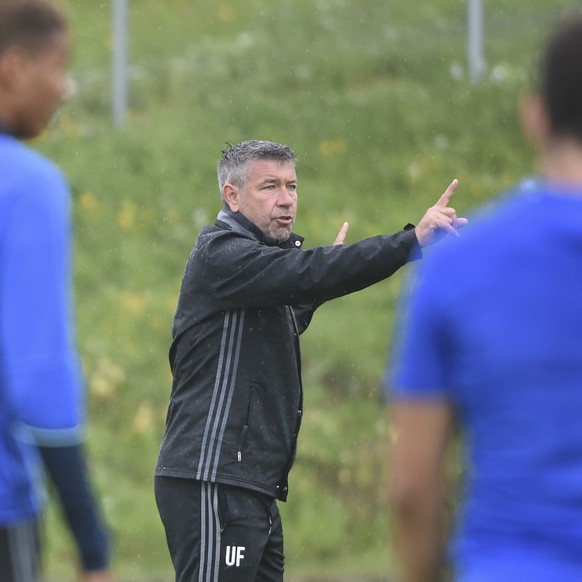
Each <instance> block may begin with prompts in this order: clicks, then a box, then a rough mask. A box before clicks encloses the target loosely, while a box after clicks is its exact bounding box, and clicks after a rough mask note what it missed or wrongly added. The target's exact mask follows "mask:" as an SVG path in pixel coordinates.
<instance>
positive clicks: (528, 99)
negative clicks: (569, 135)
mask: <svg viewBox="0 0 582 582" xmlns="http://www.w3.org/2000/svg"><path fill="white" fill-rule="evenodd" d="M521 122H522V124H523V129H524V131H525V133H526V135H527V136H528V137H529V138H530V139H531V141H532V142H533V143H534V144H535V145H536V146H538V147H543V146H544V144H545V143H546V142H547V140H548V138H549V134H550V120H549V118H548V112H547V110H546V107H545V105H544V102H543V101H542V98H541V97H540V96H539V95H531V94H530V95H526V96H525V97H524V98H523V99H522V101H521Z"/></svg>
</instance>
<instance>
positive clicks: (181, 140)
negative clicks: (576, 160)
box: [35, 0, 577, 581]
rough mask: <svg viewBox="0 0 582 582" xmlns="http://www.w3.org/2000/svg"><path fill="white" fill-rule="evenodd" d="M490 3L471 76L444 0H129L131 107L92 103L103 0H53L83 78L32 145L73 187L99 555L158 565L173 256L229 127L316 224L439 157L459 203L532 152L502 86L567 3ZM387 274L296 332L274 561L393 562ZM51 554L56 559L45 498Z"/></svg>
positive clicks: (424, 190) (162, 569)
mask: <svg viewBox="0 0 582 582" xmlns="http://www.w3.org/2000/svg"><path fill="white" fill-rule="evenodd" d="M485 4H486V16H487V31H486V40H487V44H486V57H487V62H488V69H487V71H488V72H487V74H486V77H485V79H484V80H483V82H482V83H481V84H479V85H471V84H470V83H469V82H468V80H467V75H466V63H465V36H464V35H465V9H466V3H465V2H462V1H460V0H438V1H435V0H417V1H416V2H386V1H385V0H364V1H363V2H358V3H355V2H347V1H345V0H317V1H313V0H280V1H279V2H276V3H275V2H272V1H267V0H237V2H234V1H226V0H225V1H221V2H219V3H217V4H209V3H207V2H203V1H202V0H166V1H165V2H157V1H155V0H134V1H133V2H131V3H130V6H131V50H130V54H131V63H132V68H131V76H132V80H131V103H130V111H129V116H128V123H127V126H126V127H125V128H124V129H123V130H115V129H114V128H113V127H112V125H111V122H110V118H109V117H110V114H109V63H110V58H111V57H110V47H111V38H110V31H109V26H110V22H109V20H110V13H109V8H110V7H109V3H107V2H97V1H96V0H90V1H89V0H87V1H83V2H81V1H80V0H76V1H72V0H70V1H69V3H68V10H69V15H70V17H71V23H72V32H73V37H74V46H75V61H74V63H73V73H74V75H75V77H76V79H77V82H78V85H79V95H78V97H77V99H75V101H74V102H72V103H71V104H69V105H68V106H67V107H66V109H64V110H63V112H62V114H61V116H60V119H59V121H58V123H56V124H55V126H54V127H53V129H52V130H51V131H50V132H49V133H48V134H47V135H46V136H44V137H43V138H42V139H41V140H39V141H37V142H36V144H35V145H36V146H37V147H38V148H39V149H40V150H42V151H43V152H45V153H47V154H48V155H49V156H51V157H52V158H53V159H55V160H56V161H57V162H58V163H59V164H60V165H61V166H62V167H63V169H64V170H65V171H66V173H67V174H68V176H69V178H70V181H71V185H72V188H73V193H74V200H75V227H76V297H77V304H78V325H79V343H80V348H81V351H82V356H83V360H84V365H85V370H86V376H87V383H88V388H89V406H90V434H89V437H90V439H89V448H90V453H91V460H92V468H93V473H94V475H95V479H96V483H97V486H98V488H99V491H100V493H101V495H102V501H103V507H104V511H105V514H106V516H107V519H108V521H109V523H110V524H111V527H112V529H113V532H114V539H115V569H116V571H117V572H118V573H119V576H120V577H121V578H127V579H129V580H145V579H156V578H157V579H170V578H171V565H170V562H169V558H168V556H167V552H166V549H165V542H164V538H163V532H162V528H161V524H160V522H159V519H158V516H157V511H156V508H155V504H154V499H153V486H152V474H153V467H154V464H155V461H156V455H157V449H158V446H159V442H160V439H161V436H162V431H163V424H164V414H165V409H166V406H167V401H168V396H169V390H170V375H169V369H168V364H167V351H168V346H169V342H170V329H171V323H172V316H173V311H174V308H175V304H176V298H177V293H178V289H179V284H180V277H181V274H182V269H183V267H184V264H185V261H186V258H187V256H188V253H189V251H190V248H191V246H192V244H193V242H194V239H195V237H196V233H197V231H198V229H199V228H200V227H201V226H202V225H203V224H205V223H207V222H208V221H212V220H213V218H214V216H215V215H216V213H217V211H218V210H219V206H220V205H219V195H218V189H217V186H216V177H215V168H216V163H217V160H218V157H219V154H220V150H221V149H222V148H223V147H224V144H225V142H230V143H233V142H237V141H240V140H243V139H248V138H262V139H273V140H277V141H282V142H284V143H287V144H289V145H290V146H291V147H293V149H294V150H295V151H296V152H297V154H298V155H299V158H300V161H299V165H298V172H299V193H300V209H299V217H298V221H297V225H296V230H297V232H299V233H301V234H302V235H304V236H306V242H307V244H308V246H310V245H319V244H329V243H331V242H332V241H333V240H334V238H335V235H336V233H337V230H338V229H339V227H340V226H341V223H342V222H343V221H344V220H349V221H350V223H351V229H350V233H349V237H348V238H349V241H355V240H357V239H359V238H361V237H365V236H370V235H374V234H378V233H388V232H394V231H396V230H398V229H400V228H401V227H402V226H403V225H404V224H406V223H407V222H414V221H417V220H418V219H419V218H420V216H421V215H422V214H423V212H424V210H425V209H426V208H427V207H428V206H429V205H430V204H432V203H433V202H434V201H435V200H436V198H437V196H438V195H439V194H440V193H441V192H442V191H443V190H444V188H445V187H446V186H447V184H448V183H449V181H450V180H451V179H452V178H453V177H458V178H459V179H460V182H461V185H460V187H459V190H458V193H457V195H456V197H455V206H456V207H457V209H458V210H459V212H460V213H461V214H462V213H466V212H469V211H470V209H471V208H473V207H474V206H476V205H477V204H480V203H482V202H484V201H486V200H488V199H489V198H490V197H491V196H492V195H494V193H496V192H498V191H500V190H503V189H504V188H506V187H507V186H509V185H510V184H511V183H512V182H513V181H514V180H516V179H517V178H519V177H520V176H521V175H522V174H523V173H527V172H531V171H532V170H533V169H534V152H533V151H532V150H531V148H530V147H529V146H528V145H527V144H526V143H525V141H524V140H523V138H522V136H521V131H520V128H519V120H518V115H517V100H518V97H519V95H520V94H521V92H522V91H523V90H524V89H525V88H526V87H527V85H528V79H529V76H530V71H531V69H532V65H533V63H534V61H535V47H537V45H538V44H539V42H540V40H541V39H542V38H543V37H544V35H545V32H546V30H547V29H548V26H549V25H550V24H551V23H552V22H554V21H555V19H556V18H557V17H558V16H559V15H560V14H562V13H564V12H565V11H568V10H572V9H574V8H575V7H576V6H577V3H576V2H574V1H566V0H557V1H555V2H553V3H552V7H549V6H548V3H547V2H545V1H543V0H527V1H526V0H515V2H512V3H511V6H508V3H507V2H502V1H501V0H491V1H490V2H487V3H485ZM402 280H403V276H402V274H398V275H396V276H395V277H394V278H393V279H391V280H390V281H388V282H385V283H382V284H379V285H377V286H375V287H373V288H370V289H367V290H365V291H363V292H361V293H358V294H355V295H353V296H350V297H346V298H343V299H341V300H337V301H335V302H332V303H330V304H327V305H324V306H323V307H321V308H320V310H319V312H318V314H317V315H316V317H315V319H314V322H313V323H312V326H311V328H310V329H309V330H308V331H307V332H306V334H305V336H304V338H303V361H304V376H305V389H306V416H305V422H304V425H303V427H304V428H303V429H302V435H301V438H300V446H299V454H298V459H297V464H296V466H295V468H294V470H293V472H292V473H291V483H290V485H291V495H290V499H289V502H288V503H287V504H283V506H282V513H283V515H284V527H285V533H286V548H287V556H288V557H287V564H288V571H289V572H290V573H291V574H293V573H295V574H302V575H308V574H310V573H314V574H316V573H328V574H333V573H334V572H343V573H346V572H352V573H353V574H354V576H356V574H364V573H367V574H379V573H382V572H385V571H387V570H388V569H389V568H390V564H391V562H390V559H389V555H388V545H389V537H390V536H389V525H388V512H387V508H386V504H385V487H386V474H387V471H388V470H389V468H387V467H386V463H385V459H384V456H385V455H384V450H385V444H384V443H385V440H386V439H385V433H386V427H385V425H384V414H383V409H382V406H381V404H380V401H379V399H378V383H379V378H380V376H381V373H382V370H383V366H384V362H385V359H386V355H387V353H388V350H389V347H390V343H391V336H392V329H393V325H394V321H393V320H394V313H395V309H396V305H397V300H398V293H399V290H400V286H401V283H402ZM47 531H48V533H47V543H48V550H47V569H48V572H49V574H50V576H51V577H52V578H53V579H58V580H63V581H66V580H71V579H72V577H73V568H72V566H71V563H72V561H73V559H74V558H73V553H72V550H71V544H70V540H69V539H68V537H67V535H66V533H65V532H64V531H63V528H62V526H61V525H60V523H59V520H58V518H57V516H56V515H55V512H54V509H53V510H51V512H50V514H49V519H48V524H47Z"/></svg>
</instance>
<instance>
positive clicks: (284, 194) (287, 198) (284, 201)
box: [277, 186, 295, 206]
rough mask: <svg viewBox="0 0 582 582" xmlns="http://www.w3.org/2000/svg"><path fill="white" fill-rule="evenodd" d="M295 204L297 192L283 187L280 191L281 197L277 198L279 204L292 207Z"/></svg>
mask: <svg viewBox="0 0 582 582" xmlns="http://www.w3.org/2000/svg"><path fill="white" fill-rule="evenodd" d="M294 202H295V190H289V188H287V187H286V186H283V187H282V188H281V189H280V191H279V197H278V198H277V203H278V204H279V206H291V205H292V204H293V203H294Z"/></svg>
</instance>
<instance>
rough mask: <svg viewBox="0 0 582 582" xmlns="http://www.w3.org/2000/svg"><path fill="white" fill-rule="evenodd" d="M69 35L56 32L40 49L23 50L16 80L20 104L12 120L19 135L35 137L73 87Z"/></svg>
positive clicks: (15, 87) (15, 85) (16, 92)
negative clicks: (70, 70) (68, 65)
mask: <svg viewBox="0 0 582 582" xmlns="http://www.w3.org/2000/svg"><path fill="white" fill-rule="evenodd" d="M68 57H69V46H68V42H67V38H66V35H65V34H64V33H62V34H55V35H54V36H53V37H51V38H50V39H49V40H47V42H46V43H45V45H44V46H43V48H42V49H41V50H39V51H35V52H28V51H25V50H20V53H19V56H18V58H19V59H20V67H19V70H18V76H17V79H16V81H15V84H14V90H15V94H16V95H17V103H18V105H17V107H16V110H15V111H14V119H13V120H12V122H11V126H12V128H13V130H14V131H15V132H16V133H17V135H18V136H19V137H34V136H36V135H38V134H40V133H42V131H43V130H44V129H45V127H46V126H47V125H48V123H49V122H50V120H51V118H52V116H53V114H54V112H55V110H56V109H57V107H58V106H59V105H60V103H61V102H62V101H63V99H65V98H66V97H67V95H68V93H69V89H70V78H69V75H68V73H67V64H68Z"/></svg>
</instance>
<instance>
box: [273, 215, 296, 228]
mask: <svg viewBox="0 0 582 582" xmlns="http://www.w3.org/2000/svg"><path fill="white" fill-rule="evenodd" d="M275 220H276V221H277V222H278V223H279V224H284V225H286V226H287V225H289V224H293V217H292V216H287V215H284V216H277V217H276V218H275Z"/></svg>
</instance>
